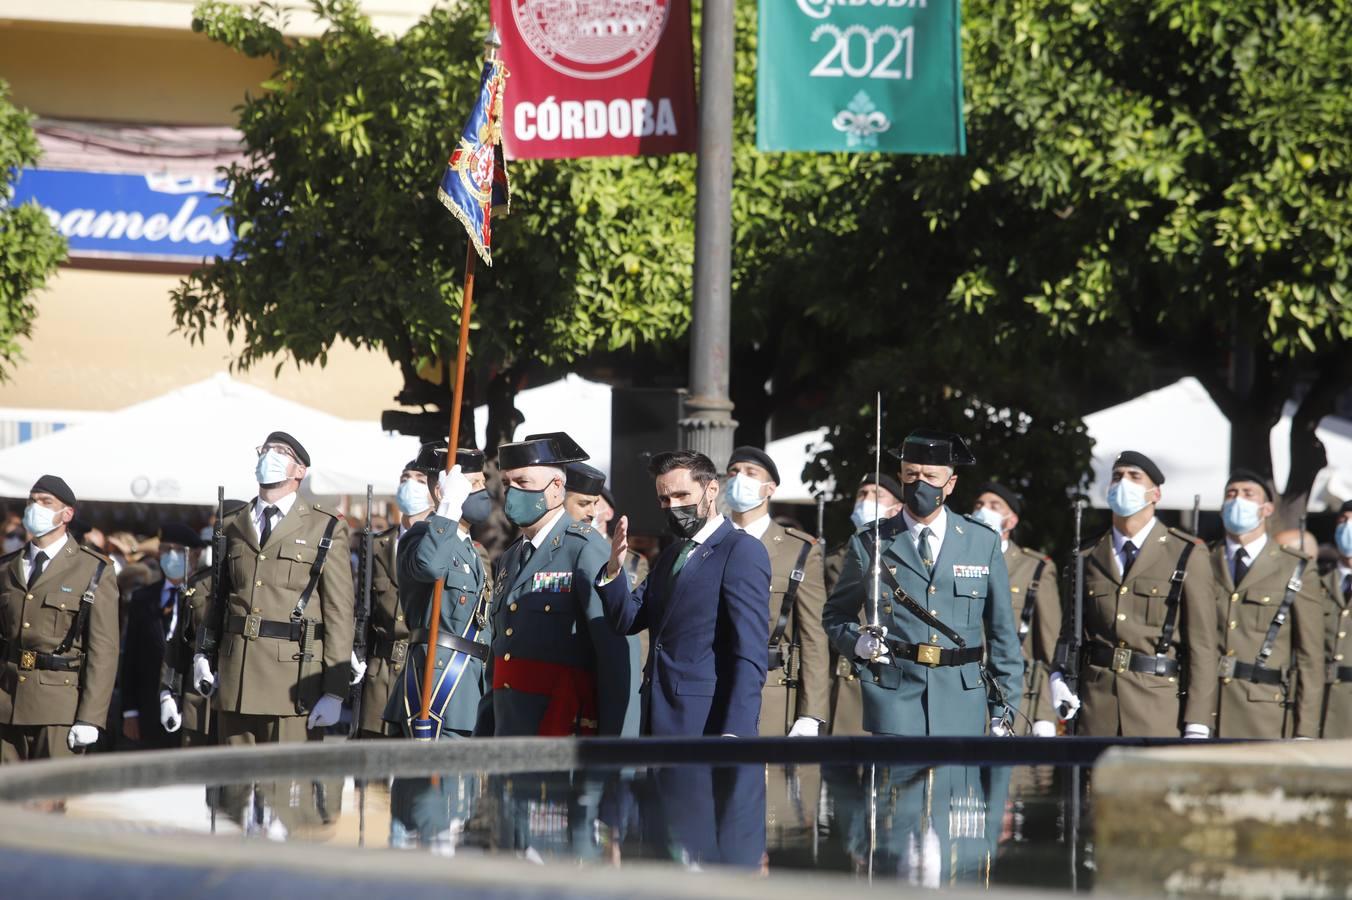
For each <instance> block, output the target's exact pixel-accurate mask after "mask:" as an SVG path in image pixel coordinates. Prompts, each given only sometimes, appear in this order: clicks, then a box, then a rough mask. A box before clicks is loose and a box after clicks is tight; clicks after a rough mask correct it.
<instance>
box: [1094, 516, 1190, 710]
mask: <svg viewBox="0 0 1352 900" xmlns="http://www.w3.org/2000/svg"><path fill="white" fill-rule="evenodd" d="M1185 542H1191V543H1193V544H1194V545H1200V543H1201V542H1200V541H1198V540H1197V538H1195V537H1193V536H1192V535H1190V534H1188V533H1187V532H1184V531H1180V530H1178V529H1176V528H1166V527H1165V526H1164V523H1163V522H1160V521H1158V520H1156V521H1155V523H1154V525H1153V526H1152V527H1151V529H1150V532H1149V534H1148V535H1147V536H1146V538H1145V540H1144V542H1143V543H1144V546H1143V547H1142V548H1141V550H1140V552H1139V554H1138V555H1137V557H1136V561H1135V563H1134V564H1133V565H1132V567H1131V571H1130V572H1129V573H1128V575H1127V578H1126V580H1125V581H1123V579H1122V578H1121V576H1119V575H1118V572H1117V561H1116V560H1115V559H1114V558H1113V538H1112V530H1111V529H1109V530H1108V532H1106V533H1105V534H1104V535H1103V537H1101V538H1099V539H1098V540H1097V541H1096V542H1095V543H1094V544H1093V545H1092V546H1090V547H1089V548H1088V549H1086V550H1082V551H1081V553H1082V554H1083V555H1084V557H1085V564H1084V582H1085V597H1084V641H1085V650H1086V651H1088V649H1089V648H1090V647H1092V646H1093V645H1094V644H1100V645H1107V646H1108V647H1112V648H1129V649H1131V650H1133V651H1135V652H1137V653H1144V654H1148V655H1151V656H1153V655H1154V653H1155V643H1156V641H1158V640H1159V637H1160V633H1161V631H1162V630H1163V627H1164V619H1165V608H1166V603H1165V601H1166V600H1167V599H1168V596H1169V588H1170V583H1169V577H1170V576H1171V575H1172V574H1173V573H1174V568H1175V566H1177V565H1178V559H1179V556H1180V555H1181V554H1182V551H1183V546H1184V543H1185ZM1215 590H1216V588H1215V579H1214V578H1213V577H1212V575H1211V561H1210V560H1209V559H1207V552H1206V547H1204V546H1195V548H1194V550H1193V552H1192V555H1191V556H1190V557H1189V558H1188V566H1187V570H1186V575H1185V577H1184V580H1183V592H1182V596H1181V597H1180V598H1179V609H1178V615H1177V617H1176V619H1175V625H1174V633H1173V639H1172V642H1171V645H1170V647H1169V650H1168V654H1167V656H1168V658H1170V659H1176V660H1179V661H1180V662H1181V664H1182V666H1183V670H1182V672H1181V673H1180V675H1179V676H1178V677H1167V678H1166V677H1163V676H1159V675H1154V674H1145V673H1142V672H1122V673H1117V672H1114V671H1113V670H1112V668H1110V667H1101V666H1093V665H1084V666H1082V667H1081V669H1080V692H1079V693H1080V699H1081V700H1082V701H1083V703H1084V707H1083V709H1081V710H1080V728H1079V731H1078V732H1077V733H1079V734H1084V735H1089V736H1092V737H1113V736H1116V735H1123V736H1126V737H1177V736H1178V735H1179V734H1180V733H1181V731H1182V726H1183V723H1187V722H1191V723H1195V724H1198V725H1207V726H1210V724H1211V721H1212V713H1213V712H1215V709H1216V643H1215V634H1216V594H1215ZM1180 678H1181V679H1182V680H1181V681H1180ZM1183 692H1186V693H1183ZM1180 713H1181V715H1180Z"/></svg>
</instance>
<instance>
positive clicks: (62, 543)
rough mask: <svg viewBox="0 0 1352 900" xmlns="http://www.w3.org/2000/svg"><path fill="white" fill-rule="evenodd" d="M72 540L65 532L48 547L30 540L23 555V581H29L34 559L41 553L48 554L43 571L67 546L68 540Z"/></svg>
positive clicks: (25, 582)
mask: <svg viewBox="0 0 1352 900" xmlns="http://www.w3.org/2000/svg"><path fill="white" fill-rule="evenodd" d="M68 540H70V535H68V534H63V535H61V537H60V539H58V540H55V541H52V543H50V544H48V545H47V546H46V547H39V546H38V545H37V544H35V543H33V542H32V541H29V542H28V549H27V550H26V551H24V555H23V583H24V584H27V583H28V577H29V576H30V575H32V574H33V560H34V559H36V558H37V555H38V554H39V553H45V554H47V562H46V563H45V564H44V565H43V567H42V571H44V572H45V571H47V567H48V566H50V565H51V564H52V560H54V559H56V555H57V554H58V553H60V552H61V551H62V550H64V549H65V548H66V541H68Z"/></svg>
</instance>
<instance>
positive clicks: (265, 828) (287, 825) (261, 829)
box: [207, 778, 343, 842]
mask: <svg viewBox="0 0 1352 900" xmlns="http://www.w3.org/2000/svg"><path fill="white" fill-rule="evenodd" d="M207 804H208V806H209V807H210V808H211V810H212V812H213V813H218V814H220V815H223V816H225V817H226V818H228V819H229V820H230V821H232V822H234V823H235V824H236V825H238V826H239V827H240V829H241V830H242V831H243V832H244V834H245V836H249V837H255V836H256V837H265V838H267V839H269V840H273V841H285V840H298V841H314V842H318V841H327V840H329V839H331V838H332V837H333V834H334V831H335V830H336V829H337V825H338V819H339V818H340V817H341V816H342V814H343V779H341V778H337V779H328V780H318V779H315V780H303V781H271V782H254V783H253V784H244V785H240V784H231V785H225V786H224V787H221V788H219V789H211V790H208V791H207Z"/></svg>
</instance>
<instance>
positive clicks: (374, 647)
mask: <svg viewBox="0 0 1352 900" xmlns="http://www.w3.org/2000/svg"><path fill="white" fill-rule="evenodd" d="M371 655H372V656H374V657H376V658H377V659H386V660H389V661H390V662H392V663H394V664H395V665H399V664H400V663H402V662H403V661H404V660H405V659H407V658H408V641H391V640H386V639H385V638H376V639H375V640H374V641H373V642H372V643H371Z"/></svg>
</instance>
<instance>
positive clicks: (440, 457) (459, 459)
mask: <svg viewBox="0 0 1352 900" xmlns="http://www.w3.org/2000/svg"><path fill="white" fill-rule="evenodd" d="M450 445H451V442H450V441H448V440H446V439H445V438H440V439H438V440H435V441H428V442H427V443H425V444H423V445H422V446H421V447H419V448H418V457H417V459H413V460H410V461H409V464H408V465H406V466H404V468H405V469H406V470H412V471H414V472H422V473H423V474H425V475H429V476H432V475H435V474H436V473H438V472H441V471H444V470H445V468H446V448H448V447H449V446H450ZM455 462H456V465H458V466H460V471H461V472H463V473H464V474H466V475H469V474H471V473H473V472H482V471H483V470H484V452H483V451H482V450H474V449H472V448H469V447H461V448H460V449H458V450H456V451H455Z"/></svg>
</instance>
